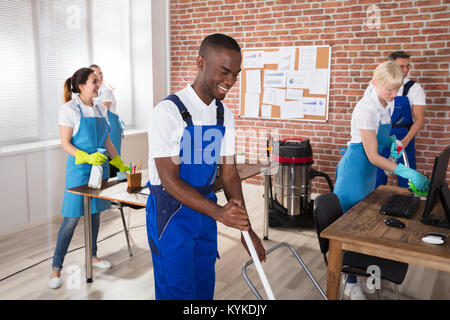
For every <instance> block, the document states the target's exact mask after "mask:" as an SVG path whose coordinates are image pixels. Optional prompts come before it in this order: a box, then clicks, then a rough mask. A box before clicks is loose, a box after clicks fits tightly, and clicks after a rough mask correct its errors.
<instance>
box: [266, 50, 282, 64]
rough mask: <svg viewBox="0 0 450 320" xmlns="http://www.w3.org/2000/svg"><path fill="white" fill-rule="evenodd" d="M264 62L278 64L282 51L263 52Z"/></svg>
mask: <svg viewBox="0 0 450 320" xmlns="http://www.w3.org/2000/svg"><path fill="white" fill-rule="evenodd" d="M263 60H264V64H276V65H278V63H279V61H280V51H279V50H276V51H265V52H263Z"/></svg>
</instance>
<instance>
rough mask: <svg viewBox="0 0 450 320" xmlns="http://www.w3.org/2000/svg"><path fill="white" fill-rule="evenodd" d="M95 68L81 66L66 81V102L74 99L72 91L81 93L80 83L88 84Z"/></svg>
mask: <svg viewBox="0 0 450 320" xmlns="http://www.w3.org/2000/svg"><path fill="white" fill-rule="evenodd" d="M93 72H94V70H92V69H89V68H81V69H78V70H77V71H75V73H74V74H73V76H71V77H70V78H68V79H67V80H66V81H65V82H64V103H66V102H68V101H70V100H72V93H80V84H86V82H87V79H88V78H89V75H90V74H91V73H93Z"/></svg>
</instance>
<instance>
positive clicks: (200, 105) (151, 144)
mask: <svg viewBox="0 0 450 320" xmlns="http://www.w3.org/2000/svg"><path fill="white" fill-rule="evenodd" d="M176 95H177V96H178V97H179V98H180V100H181V101H182V102H183V104H184V105H185V106H186V108H187V110H188V111H189V113H190V114H191V117H192V122H193V124H194V125H198V126H201V125H216V124H217V118H216V109H217V106H216V100H213V101H212V102H211V103H210V104H209V105H206V104H205V103H204V102H203V101H202V100H201V99H200V97H199V96H198V95H197V93H196V92H195V90H194V89H193V88H192V87H191V86H190V85H188V86H187V87H186V88H184V89H183V90H181V91H179V92H177V93H176ZM186 126H187V125H186V122H184V120H183V118H182V117H181V114H180V112H179V111H178V108H177V106H176V105H175V104H174V103H173V102H172V101H169V100H164V101H161V102H159V103H158V104H157V105H156V107H155V108H153V109H152V111H151V114H150V121H149V126H148V150H149V152H148V153H149V156H148V171H149V180H150V183H151V184H153V185H159V184H161V180H160V179H159V175H158V171H157V170H156V164H155V160H154V158H163V157H172V156H178V155H179V154H180V140H181V137H182V135H183V131H184V128H185V127H186ZM224 126H225V128H226V129H225V135H224V137H223V140H222V145H221V150H220V155H221V156H232V155H234V154H235V124H234V114H233V112H231V111H230V110H229V109H228V108H227V107H226V106H225V105H224Z"/></svg>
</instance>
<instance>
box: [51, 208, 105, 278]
mask: <svg viewBox="0 0 450 320" xmlns="http://www.w3.org/2000/svg"><path fill="white" fill-rule="evenodd" d="M79 220H80V217H76V218H68V217H64V220H63V222H62V223H61V227H60V228H59V232H58V240H56V249H55V253H54V255H53V264H52V268H53V270H62V268H63V262H64V258H65V256H66V254H67V249H68V248H69V245H70V241H71V240H72V237H73V233H74V231H75V228H76V226H77V224H78V221H79ZM99 228H100V213H97V214H93V215H92V257H96V256H97V236H98V230H99Z"/></svg>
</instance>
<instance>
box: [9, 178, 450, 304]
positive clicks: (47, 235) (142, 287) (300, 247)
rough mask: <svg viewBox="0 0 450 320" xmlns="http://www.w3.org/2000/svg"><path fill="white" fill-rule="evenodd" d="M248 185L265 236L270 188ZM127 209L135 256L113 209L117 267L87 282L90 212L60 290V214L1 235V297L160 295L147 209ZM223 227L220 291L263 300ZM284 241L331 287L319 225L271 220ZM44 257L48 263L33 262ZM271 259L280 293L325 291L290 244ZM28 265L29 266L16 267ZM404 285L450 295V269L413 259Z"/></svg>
mask: <svg viewBox="0 0 450 320" xmlns="http://www.w3.org/2000/svg"><path fill="white" fill-rule="evenodd" d="M243 187H244V196H245V200H246V205H247V209H248V212H249V215H250V219H251V222H252V226H253V229H254V230H255V231H256V233H257V234H258V235H261V237H262V232H263V224H262V219H263V196H262V194H263V188H262V187H261V186H254V185H247V184H246V185H244V186H243ZM218 197H219V203H222V204H223V203H225V201H224V196H223V193H219V194H218ZM125 216H126V220H127V223H128V225H129V227H130V234H131V238H132V251H133V256H132V257H131V258H130V257H129V256H128V250H127V245H126V241H125V236H124V233H123V228H122V222H121V219H120V214H119V211H118V210H117V209H110V210H108V211H106V212H104V213H102V217H101V226H100V233H99V243H98V255H99V257H102V258H107V259H108V260H109V261H111V262H112V263H113V268H112V269H110V270H101V269H96V268H94V282H93V283H89V284H88V283H86V281H85V269H84V248H83V245H84V228H83V227H84V226H83V219H80V222H79V225H78V227H77V229H76V231H75V235H74V238H73V240H72V242H71V246H70V247H69V250H73V249H77V248H81V249H78V250H74V251H73V252H70V253H68V254H67V256H66V259H65V262H64V269H63V272H62V280H63V286H62V287H61V288H59V289H56V290H52V289H49V288H48V287H47V279H48V276H49V274H50V269H51V263H52V259H51V257H52V256H53V251H54V249H55V245H56V237H57V232H58V229H59V225H60V222H61V218H60V217H58V218H56V219H54V221H52V222H50V223H48V224H45V225H40V226H36V227H32V228H29V229H27V230H24V231H20V232H16V233H14V234H12V235H5V236H2V237H0V299H58V300H61V299H154V298H155V293H154V285H153V267H152V258H151V254H150V250H149V247H148V243H147V234H146V227H145V211H144V210H143V209H142V210H129V209H125ZM218 232H219V235H218V242H219V254H220V256H221V258H220V259H219V260H218V261H217V264H216V288H215V297H214V298H215V299H218V300H224V299H237V300H241V299H245V300H255V299H256V297H255V295H253V293H252V292H251V291H250V289H249V287H248V286H247V284H246V282H245V281H244V279H243V277H242V265H243V263H244V262H245V261H247V260H249V259H250V258H249V256H248V255H247V253H246V251H245V250H244V248H243V247H242V245H241V242H240V233H239V231H237V230H234V229H231V228H229V227H226V226H224V225H222V224H218ZM102 239H105V240H103V241H102ZM283 241H285V242H288V243H289V244H291V245H292V246H293V247H294V248H295V250H296V251H297V252H298V254H299V255H300V257H301V259H302V260H303V261H304V263H305V264H306V265H307V267H308V268H309V269H310V271H311V273H312V274H313V276H314V277H315V279H316V280H317V281H318V283H319V284H320V286H321V287H322V288H323V290H324V291H325V288H326V267H325V264H324V261H323V258H322V255H321V253H320V251H319V246H318V241H317V237H316V233H315V231H314V230H312V229H298V230H294V229H275V228H270V229H269V240H267V241H264V245H265V248H266V249H268V248H270V247H272V246H274V245H275V244H277V243H280V242H283ZM41 261H43V262H41ZM38 262H41V263H39V264H37V265H35V266H33V267H31V268H28V267H29V266H32V265H34V264H36V263H38ZM263 267H264V270H265V272H266V274H267V277H268V280H269V283H270V284H271V287H272V289H273V292H274V295H275V297H276V298H277V299H286V300H296V299H298V300H305V299H308V300H310V299H321V296H320V294H319V292H318V291H317V289H316V288H315V287H314V286H313V283H312V282H311V280H310V279H309V278H308V277H307V275H306V274H305V272H304V271H303V269H302V268H301V267H300V265H299V263H298V261H297V260H296V259H295V257H294V256H293V255H292V254H291V252H290V251H289V250H288V249H287V248H281V249H279V250H277V251H275V252H273V253H272V254H271V255H269V258H268V259H267V262H266V263H265V264H263ZM26 268H28V269H26ZM22 269H26V270H24V271H22V272H19V273H17V274H15V275H12V274H14V273H16V272H18V271H20V270H22ZM9 275H12V276H9ZM248 275H249V278H250V279H251V280H252V282H253V283H254V284H255V286H256V287H257V289H258V291H259V292H260V293H261V294H262V296H263V297H264V298H265V297H266V296H265V292H264V289H263V287H262V285H261V284H260V280H259V277H258V275H257V272H256V270H255V267H254V266H253V265H252V266H250V267H249V268H248ZM8 276H9V277H8ZM5 278H6V279H5ZM1 279H4V280H1ZM399 292H400V297H401V299H406V300H416V299H424V300H429V299H450V274H449V273H445V272H441V271H436V270H433V269H427V268H423V267H419V266H414V265H410V267H409V271H408V274H407V276H406V279H405V281H404V283H403V285H401V286H399ZM367 297H368V298H369V299H377V296H376V294H373V295H369V294H368V295H367ZM394 297H395V295H394V291H393V285H392V284H390V283H387V282H384V281H383V282H382V292H381V298H382V299H394Z"/></svg>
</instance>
